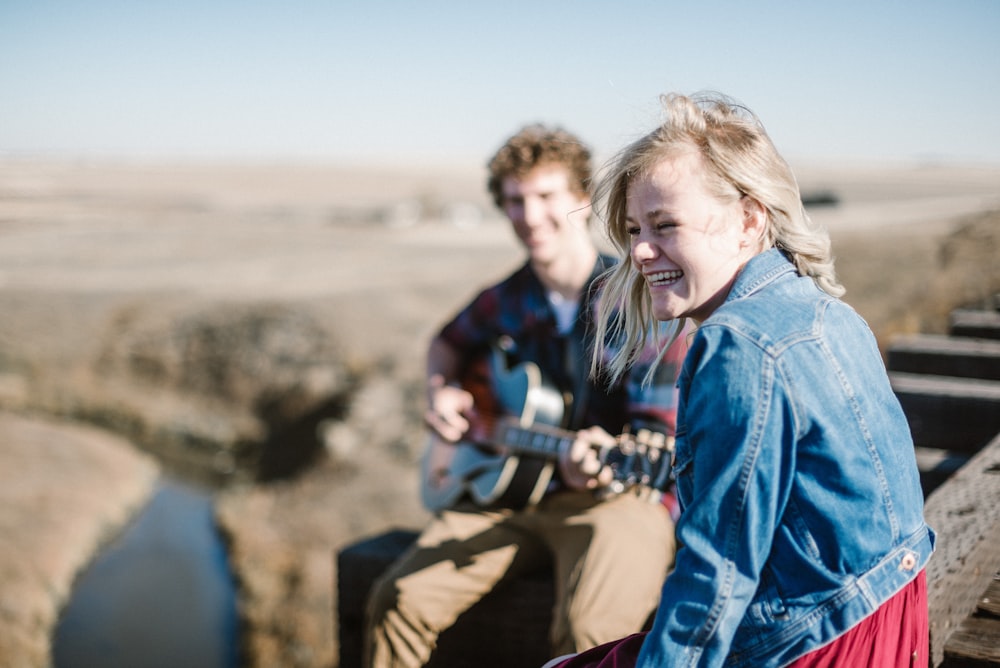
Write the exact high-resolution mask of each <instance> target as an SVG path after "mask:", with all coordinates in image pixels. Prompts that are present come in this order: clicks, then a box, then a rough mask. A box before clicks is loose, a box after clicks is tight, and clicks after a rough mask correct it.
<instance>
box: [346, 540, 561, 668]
mask: <svg viewBox="0 0 1000 668" xmlns="http://www.w3.org/2000/svg"><path fill="white" fill-rule="evenodd" d="M416 537H417V532H416V531H412V530H408V529H394V530H390V531H387V532H385V533H382V534H380V535H377V536H373V537H371V538H368V539H366V540H363V541H361V542H358V543H355V544H353V545H350V546H348V547H346V548H345V549H343V550H341V551H340V552H339V553H338V554H337V573H338V574H339V577H338V578H337V600H338V617H339V628H338V632H337V633H338V640H339V643H340V664H339V668H359V667H360V666H361V665H362V656H363V650H362V643H363V635H364V612H365V601H366V600H367V598H368V592H369V591H370V590H371V586H372V584H373V583H374V581H375V579H376V578H378V576H380V575H381V574H382V573H383V572H385V570H386V569H387V568H388V567H389V565H390V564H392V562H394V561H395V560H396V559H397V558H398V557H399V556H400V555H402V554H403V552H404V551H405V550H406V549H407V548H408V547H409V546H410V545H411V544H412V543H413V541H414V540H415V539H416ZM554 601H555V591H554V586H553V582H552V576H551V573H550V572H549V570H548V569H542V570H541V571H539V572H537V573H534V574H531V575H529V576H526V577H523V578H521V579H518V580H515V581H514V582H510V583H508V584H507V585H506V586H503V587H498V588H497V589H496V590H495V591H493V592H491V593H490V594H489V595H488V596H486V597H485V598H483V600H482V601H481V602H480V603H478V604H477V605H475V606H474V607H473V608H472V609H470V610H469V611H468V612H466V613H465V614H464V615H462V616H461V617H460V618H459V620H458V621H457V622H456V623H455V625H454V626H453V627H451V628H450V629H448V630H447V631H445V632H444V633H442V634H441V637H440V638H439V639H438V646H437V648H436V649H435V651H434V656H433V657H432V660H431V662H430V663H428V664H427V666H428V667H430V668H454V667H455V666H464V665H468V661H467V658H466V657H468V656H470V655H472V654H474V655H475V656H476V657H477V661H476V666H477V668H509V667H510V666H528V667H531V666H536V667H537V666H541V665H542V664H543V663H545V662H546V661H547V660H549V659H550V658H552V657H551V655H550V650H549V642H548V629H549V626H550V624H551V622H552V605H553V602H554ZM484 647H485V648H486V650H485V651H484V649H483V648H484ZM478 657H482V658H481V659H480V658H478Z"/></svg>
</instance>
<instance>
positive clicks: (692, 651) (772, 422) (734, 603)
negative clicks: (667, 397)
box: [637, 326, 795, 668]
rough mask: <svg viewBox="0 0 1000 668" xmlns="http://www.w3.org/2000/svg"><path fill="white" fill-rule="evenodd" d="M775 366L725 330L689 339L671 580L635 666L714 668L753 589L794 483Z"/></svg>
mask: <svg viewBox="0 0 1000 668" xmlns="http://www.w3.org/2000/svg"><path fill="white" fill-rule="evenodd" d="M779 380H780V379H779V378H778V376H777V371H776V367H775V364H774V359H773V358H772V357H771V356H770V355H769V354H768V353H767V352H766V351H765V350H763V349H762V348H761V347H760V346H758V345H757V344H756V342H753V341H749V340H748V339H746V338H745V337H743V336H742V335H741V334H739V333H738V332H734V331H733V330H729V329H727V328H723V327H712V326H707V327H703V328H702V329H701V330H700V331H699V332H698V334H697V335H696V336H695V337H694V340H693V343H692V348H691V351H690V352H689V354H688V360H687V362H686V363H685V366H684V370H683V372H682V379H681V384H680V387H681V396H680V404H681V410H680V414H681V424H679V425H678V433H677V454H676V464H675V472H676V476H677V488H678V495H679V497H680V500H681V503H682V505H683V509H682V514H681V517H680V520H679V522H678V526H677V537H678V544H679V545H680V546H681V547H680V549H679V550H678V552H677V560H676V564H675V568H674V571H673V572H672V573H671V574H670V576H669V577H668V578H667V580H666V582H665V583H664V586H663V590H662V596H661V601H660V606H659V609H658V611H657V615H656V620H655V622H654V626H653V628H652V631H651V633H650V634H649V635H648V636H647V639H646V641H645V643H644V644H643V648H642V651H641V652H640V655H639V659H638V662H637V665H638V666H641V667H643V668H652V667H653V666H692V667H694V666H698V667H707V666H721V665H723V662H724V661H725V659H726V656H727V655H728V653H729V649H730V646H731V644H732V641H733V637H734V635H735V634H736V631H737V628H738V627H739V625H740V622H741V621H742V619H743V617H744V615H745V613H746V611H747V607H748V605H749V604H750V601H751V599H752V598H753V595H754V593H755V592H756V590H757V587H758V584H759V581H760V574H761V571H762V569H763V567H764V563H765V561H766V559H767V556H768V554H769V552H770V550H771V544H772V540H773V536H774V532H775V529H776V526H777V524H778V522H779V519H780V517H781V514H782V511H783V506H784V504H785V500H786V499H787V495H788V489H789V486H790V480H791V473H790V472H791V469H792V465H793V462H792V461H791V457H793V456H794V447H793V446H794V439H795V436H794V434H795V429H794V425H793V424H792V416H793V411H791V409H790V407H789V405H788V402H787V401H786V397H785V394H784V392H783V391H782V390H781V387H782V384H781V383H780V382H779Z"/></svg>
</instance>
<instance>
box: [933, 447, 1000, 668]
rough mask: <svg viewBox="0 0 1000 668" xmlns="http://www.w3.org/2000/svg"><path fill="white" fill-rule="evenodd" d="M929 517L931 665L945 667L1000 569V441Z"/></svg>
mask: <svg viewBox="0 0 1000 668" xmlns="http://www.w3.org/2000/svg"><path fill="white" fill-rule="evenodd" d="M924 516H925V518H926V519H927V523H928V524H929V525H930V526H931V527H933V528H934V530H935V531H936V532H937V545H936V550H935V553H934V556H933V557H932V558H931V560H930V563H928V565H927V593H928V599H929V600H928V608H929V614H930V627H931V658H932V662H931V665H932V666H940V665H941V662H942V661H943V657H944V647H945V643H946V641H947V639H948V637H949V636H950V635H951V634H952V633H953V632H955V630H956V629H958V628H959V627H960V626H961V624H962V622H963V621H964V620H965V619H966V618H967V617H969V615H971V614H973V613H974V612H975V610H976V604H977V602H978V601H979V600H980V599H981V598H982V595H983V592H984V591H986V589H987V586H988V585H989V584H990V582H991V580H992V578H993V574H994V573H995V572H996V571H997V570H998V569H1000V435H997V436H996V437H995V438H994V439H993V440H992V441H990V442H989V443H988V444H987V445H986V446H985V447H984V448H983V449H982V450H980V451H979V453H978V454H976V455H975V456H973V457H972V458H971V459H970V460H969V462H968V463H967V464H966V465H965V466H963V467H962V468H961V469H959V470H958V471H957V472H956V473H955V474H954V475H953V476H952V477H951V478H949V479H948V480H947V481H946V482H945V483H944V484H943V485H941V486H940V487H938V488H937V489H936V490H935V491H934V492H932V493H931V495H930V496H929V497H928V498H927V502H926V503H925V505H924Z"/></svg>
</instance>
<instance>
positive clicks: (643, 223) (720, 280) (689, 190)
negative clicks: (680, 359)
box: [626, 150, 766, 322]
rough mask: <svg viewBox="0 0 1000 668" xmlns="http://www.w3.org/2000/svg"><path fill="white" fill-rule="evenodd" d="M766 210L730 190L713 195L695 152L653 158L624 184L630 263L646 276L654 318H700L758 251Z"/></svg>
mask: <svg viewBox="0 0 1000 668" xmlns="http://www.w3.org/2000/svg"><path fill="white" fill-rule="evenodd" d="M765 224H766V213H765V211H764V208H763V206H761V205H760V203H758V202H757V201H756V200H753V199H751V198H750V197H747V196H743V197H740V196H739V193H737V192H736V191H735V190H734V191H733V195H732V197H731V198H728V199H720V198H719V197H717V196H715V195H713V194H711V193H710V192H709V191H708V189H707V187H706V184H705V179H704V169H703V167H702V162H701V156H700V155H698V153H696V152H695V151H694V150H691V151H685V152H683V153H680V154H678V155H677V156H674V157H670V158H666V159H664V160H662V161H661V162H659V163H658V164H657V165H656V166H655V167H654V168H653V169H651V170H650V171H649V172H648V173H646V174H644V175H641V176H638V177H636V178H634V179H633V180H632V181H631V182H629V186H628V193H627V198H626V225H627V231H628V234H629V236H630V237H631V239H632V251H631V257H632V264H633V266H634V267H635V269H636V270H637V271H638V272H640V273H641V274H642V275H643V277H644V278H645V279H646V285H647V288H648V290H649V295H650V297H651V299H652V306H653V315H654V317H656V319H657V320H672V319H674V318H681V317H687V318H692V319H693V320H695V321H696V322H701V321H703V320H705V318H707V317H708V316H710V315H711V314H712V312H713V311H715V309H717V308H718V307H719V305H721V304H722V302H723V301H725V299H726V295H728V294H729V289H730V287H732V284H733V281H734V280H735V278H736V275H737V274H738V273H739V272H740V270H741V269H742V268H743V265H744V264H746V263H747V261H748V260H749V259H750V258H751V257H753V256H754V255H756V254H758V253H759V252H761V250H763V249H762V245H763V244H762V241H761V239H762V238H763V233H764V226H765Z"/></svg>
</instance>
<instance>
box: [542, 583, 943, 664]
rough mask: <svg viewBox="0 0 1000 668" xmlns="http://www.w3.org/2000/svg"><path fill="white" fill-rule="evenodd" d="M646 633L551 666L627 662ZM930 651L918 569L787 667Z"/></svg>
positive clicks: (923, 659)
mask: <svg viewBox="0 0 1000 668" xmlns="http://www.w3.org/2000/svg"><path fill="white" fill-rule="evenodd" d="M645 637H646V634H645V633H635V634H633V635H630V636H626V637H625V638H622V639H621V640H615V641H612V642H609V643H605V644H603V645H599V646H597V647H594V648H593V649H589V650H587V651H585V652H581V653H580V654H577V655H576V656H573V657H571V658H568V659H566V660H565V661H562V662H561V663H558V664H555V665H554V666H551V667H550V668H630V667H631V666H634V665H635V662H636V659H637V658H638V657H639V648H640V647H641V646H642V641H643V640H644V639H645ZM929 657H930V627H929V621H928V612H927V576H926V574H925V573H924V572H923V571H921V572H920V574H919V575H917V577H916V578H915V579H914V580H913V581H912V582H910V584H908V585H906V586H905V587H903V589H901V590H900V591H899V593H897V594H896V595H895V596H893V597H892V598H890V599H889V600H888V601H886V602H885V603H884V604H882V606H881V607H880V608H879V609H878V610H876V611H875V612H874V613H873V614H871V615H869V616H868V617H866V618H864V619H863V620H861V622H860V623H858V624H857V625H855V626H854V627H853V628H851V629H850V630H849V631H847V633H845V634H844V635H842V636H840V637H839V638H837V639H836V640H834V641H833V642H831V643H829V644H828V645H824V646H823V647H820V648H819V649H817V650H813V651H812V652H809V653H808V654H806V655H804V656H801V657H799V658H798V659H796V660H795V661H793V662H791V663H790V664H788V666H787V668H836V667H837V666H867V667H868V668H913V667H914V666H926V665H928V662H929ZM546 665H548V664H546Z"/></svg>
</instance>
